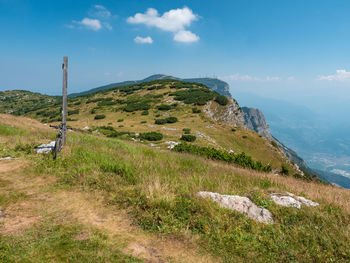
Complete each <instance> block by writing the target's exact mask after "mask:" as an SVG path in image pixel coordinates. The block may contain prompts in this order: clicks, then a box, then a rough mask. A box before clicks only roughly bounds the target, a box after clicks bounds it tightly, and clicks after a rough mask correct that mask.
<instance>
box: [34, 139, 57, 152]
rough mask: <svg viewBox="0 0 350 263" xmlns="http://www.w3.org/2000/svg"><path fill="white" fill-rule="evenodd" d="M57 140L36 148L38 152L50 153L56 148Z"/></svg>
mask: <svg viewBox="0 0 350 263" xmlns="http://www.w3.org/2000/svg"><path fill="white" fill-rule="evenodd" d="M55 144H56V142H55V141H52V142H50V143H48V144H42V145H40V146H38V147H36V148H35V149H34V151H35V152H36V153H50V152H51V151H52V150H53V149H54V148H55Z"/></svg>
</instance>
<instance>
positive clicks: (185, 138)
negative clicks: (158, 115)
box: [180, 134, 196, 142]
mask: <svg viewBox="0 0 350 263" xmlns="http://www.w3.org/2000/svg"><path fill="white" fill-rule="evenodd" d="M180 140H182V141H185V142H194V141H195V140H196V136H194V135H189V134H184V135H182V136H181V138H180Z"/></svg>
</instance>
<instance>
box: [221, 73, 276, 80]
mask: <svg viewBox="0 0 350 263" xmlns="http://www.w3.org/2000/svg"><path fill="white" fill-rule="evenodd" d="M222 78H223V79H226V80H235V81H279V80H281V78H280V77H270V76H266V77H263V78H260V77H255V76H250V75H240V74H238V73H236V74H233V75H229V76H224V77H222Z"/></svg>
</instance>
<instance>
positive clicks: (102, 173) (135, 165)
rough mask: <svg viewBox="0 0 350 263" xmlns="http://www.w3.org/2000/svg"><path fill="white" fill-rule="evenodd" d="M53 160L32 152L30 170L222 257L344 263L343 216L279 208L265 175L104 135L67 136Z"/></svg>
mask: <svg viewBox="0 0 350 263" xmlns="http://www.w3.org/2000/svg"><path fill="white" fill-rule="evenodd" d="M68 145H69V146H68V148H67V149H65V150H64V151H63V152H62V154H60V156H59V158H58V159H57V160H56V161H52V160H51V159H48V158H46V157H43V156H33V158H34V160H35V165H34V167H33V171H32V172H34V173H38V174H42V173H45V174H50V175H54V176H57V177H58V178H59V183H61V184H64V185H67V186H81V187H82V189H86V190H89V189H91V190H94V189H98V190H100V191H104V192H106V193H108V196H109V201H108V202H109V203H110V204H114V205H117V206H120V207H123V208H127V209H128V210H129V211H130V213H131V215H132V216H133V218H134V220H135V223H137V224H138V225H140V226H141V227H142V228H143V229H145V230H148V231H151V232H157V233H160V234H161V235H165V236H168V235H171V236H173V237H174V238H179V239H187V238H189V239H191V237H193V238H194V239H195V240H197V241H196V242H197V243H198V244H199V245H201V246H202V248H203V249H204V250H206V251H207V252H209V253H211V254H212V255H214V256H217V257H220V258H221V259H222V260H223V262H252V261H254V262H331V261H333V262H348V261H349V260H350V242H349V229H348V226H349V224H350V216H349V215H348V214H347V213H345V212H342V211H341V210H340V209H339V208H337V207H335V206H331V205H321V206H320V207H316V208H302V209H301V210H297V209H295V208H283V207H279V206H277V205H275V204H274V203H272V202H271V200H270V199H269V198H268V192H269V191H270V189H274V191H275V190H276V189H280V190H282V191H283V190H285V186H282V185H279V184H276V183H274V182H272V181H271V180H269V179H268V178H267V177H262V176H254V175H252V176H251V175H250V174H249V172H240V171H239V170H235V169H233V168H230V167H228V166H218V165H215V166H214V165H212V164H211V163H210V162H208V161H207V160H205V159H202V158H200V157H196V156H192V155H188V154H186V155H183V154H178V153H174V152H160V151H157V150H153V149H150V148H147V147H143V146H131V145H129V144H127V143H124V142H121V141H118V140H115V139H107V138H98V137H93V136H83V135H76V134H71V135H70V136H69V137H68ZM202 190H207V191H213V192H219V193H225V194H238V195H244V196H248V197H250V198H251V199H252V200H253V201H254V202H255V203H257V204H258V205H260V206H262V207H266V208H268V209H269V210H270V211H271V212H272V214H273V216H274V220H275V224H273V225H263V224H260V223H256V222H254V221H252V220H250V219H249V218H247V217H245V216H243V215H241V214H239V213H236V212H233V211H229V210H227V209H222V208H219V207H218V206H217V205H216V204H214V203H212V202H210V201H207V200H203V199H199V198H198V197H197V196H196V192H198V191H202Z"/></svg>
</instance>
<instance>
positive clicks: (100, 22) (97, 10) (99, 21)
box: [66, 5, 113, 31]
mask: <svg viewBox="0 0 350 263" xmlns="http://www.w3.org/2000/svg"><path fill="white" fill-rule="evenodd" d="M111 16H112V14H111V12H110V11H109V10H108V9H107V8H105V7H104V6H102V5H95V6H94V7H93V8H92V9H91V10H90V12H89V17H85V18H83V19H82V20H79V21H77V20H72V24H69V25H66V27H67V28H70V29H76V28H77V29H82V28H84V29H88V30H92V31H99V30H101V29H103V28H105V29H107V30H112V29H113V27H112V26H111V24H110V23H109V21H108V20H109V18H110V17H111Z"/></svg>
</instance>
